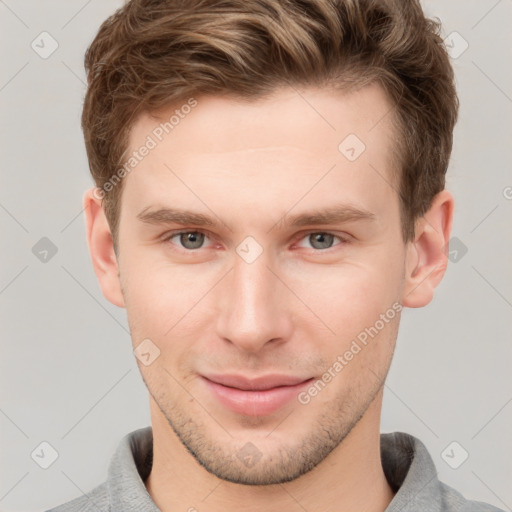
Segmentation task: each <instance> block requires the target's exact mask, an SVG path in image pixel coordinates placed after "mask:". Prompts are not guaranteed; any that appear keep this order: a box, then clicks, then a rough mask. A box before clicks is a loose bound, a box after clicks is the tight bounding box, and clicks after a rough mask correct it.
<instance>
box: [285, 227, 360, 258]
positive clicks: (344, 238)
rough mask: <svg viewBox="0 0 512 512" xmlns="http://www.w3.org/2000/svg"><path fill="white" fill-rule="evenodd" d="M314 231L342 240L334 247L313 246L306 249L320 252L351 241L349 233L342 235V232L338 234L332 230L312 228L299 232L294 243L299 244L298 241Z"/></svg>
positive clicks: (334, 246)
mask: <svg viewBox="0 0 512 512" xmlns="http://www.w3.org/2000/svg"><path fill="white" fill-rule="evenodd" d="M314 233H320V234H322V235H332V236H333V237H335V238H338V239H339V240H340V242H339V243H337V244H336V245H333V246H332V247H328V248H327V249H315V248H313V247H307V248H306V249H311V250H313V251H314V252H318V253H322V252H327V251H329V250H331V249H334V248H336V247H338V246H339V245H344V244H348V243H350V236H349V235H348V234H344V235H341V234H336V233H334V232H332V231H328V230H323V229H311V230H308V231H303V232H301V233H299V234H298V235H297V236H296V237H295V239H294V244H297V243H298V242H300V241H302V240H303V239H304V238H306V237H308V236H309V235H312V234H314Z"/></svg>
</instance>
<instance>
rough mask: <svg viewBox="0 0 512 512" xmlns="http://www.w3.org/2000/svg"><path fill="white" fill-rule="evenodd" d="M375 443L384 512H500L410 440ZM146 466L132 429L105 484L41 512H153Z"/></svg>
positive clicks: (149, 442) (147, 457)
mask: <svg viewBox="0 0 512 512" xmlns="http://www.w3.org/2000/svg"><path fill="white" fill-rule="evenodd" d="M380 439H381V459H382V467H383V470H384V474H385V475H386V478H387V480H388V482H389V485H390V486H391V488H392V489H393V491H394V492H396V494H395V496H394V498H393V500H392V501H391V503H390V504H389V506H388V507H387V508H386V510H385V512H413V511H414V512H503V510H501V509H498V508H496V507H493V506H491V505H488V504H486V503H482V502H479V501H468V500H466V499H465V498H464V497H463V496H462V495H461V494H460V493H459V492H457V491H456V490H455V489H452V488H451V487H449V486H447V485H446V484H444V483H442V482H440V481H439V480H438V478H437V471H436V468H435V465H434V462H433V460H432V457H431V456H430V455H429V453H428V451H427V448H426V447H425V445H424V444H423V443H422V442H421V441H420V440H419V439H417V438H415V437H414V436H411V435H410V434H405V433H403V432H393V433H389V434H381V435H380ZM152 463H153V431H152V427H145V428H141V429H139V430H135V431H134V432H131V433H130V434H127V435H126V436H125V437H124V438H123V439H122V440H121V442H120V443H119V446H118V448H117V450H116V452H115V453H114V456H113V457H112V459H111V461H110V466H109V469H108V478H107V480H106V482H103V483H102V484H101V485H98V486H97V487H95V488H94V489H93V490H92V491H90V492H89V493H87V494H84V495H83V496H80V497H78V498H76V499H74V500H72V501H70V502H68V503H65V504H63V505H60V506H58V507H56V508H53V509H51V510H49V511H47V512H98V511H101V512H159V511H160V509H159V508H158V507H157V506H156V504H155V502H154V501H153V500H152V498H151V496H150V495H149V493H148V492H147V489H146V486H145V484H144V482H145V480H146V478H147V477H148V476H149V473H150V471H151V466H152Z"/></svg>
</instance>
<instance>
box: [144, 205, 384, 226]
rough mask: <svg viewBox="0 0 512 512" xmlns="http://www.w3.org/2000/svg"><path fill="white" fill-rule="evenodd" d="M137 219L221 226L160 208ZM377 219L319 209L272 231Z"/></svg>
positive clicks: (286, 218)
mask: <svg viewBox="0 0 512 512" xmlns="http://www.w3.org/2000/svg"><path fill="white" fill-rule="evenodd" d="M137 218H138V219H139V220H140V221H142V222H144V223H146V224H155V225H160V224H171V223H174V224H180V225H183V226H185V225H188V226H210V227H214V228H218V227H219V226H220V224H221V222H219V221H218V220H217V219H216V218H215V217H211V216H209V215H205V214H202V213H198V212H193V211H190V210H183V209H179V208H159V209H158V210H153V211H152V210H151V207H147V208H145V209H144V210H142V211H141V212H140V213H139V214H138V215H137ZM375 218H376V215H375V214H374V213H372V212H370V211H368V210H365V209H360V208H356V207H354V206H347V205H339V206H335V207H333V208H326V209H323V210H320V209H317V210H312V211H309V212H304V213H299V214H295V215H289V214H285V215H283V216H282V217H281V219H280V220H279V221H278V222H276V223H275V224H274V226H273V227H272V228H271V229H273V228H274V227H276V226H277V225H279V227H283V226H285V225H288V226H292V227H303V226H310V225H320V224H340V223H344V222H352V221H359V220H366V221H372V220H375ZM228 228H229V226H228ZM230 229H231V228H230Z"/></svg>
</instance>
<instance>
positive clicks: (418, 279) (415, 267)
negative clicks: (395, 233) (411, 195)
mask: <svg viewBox="0 0 512 512" xmlns="http://www.w3.org/2000/svg"><path fill="white" fill-rule="evenodd" d="M453 208H454V199H453V196H452V194H451V193H450V192H448V190H443V191H441V192H439V194H437V195H436V196H435V197H434V199H433V201H432V205H431V207H430V209H429V210H428V212H427V213H426V214H425V215H424V216H423V217H421V218H420V219H418V221H417V223H416V236H415V240H414V241H413V242H409V243H408V247H407V254H406V263H405V271H406V273H405V286H404V293H403V297H402V304H403V305H404V306H405V307H409V308H419V307H423V306H426V305H427V304H429V303H430V302H431V300H432V298H433V297H434V290H435V288H436V286H437V285H438V284H439V283H440V282H441V279H442V278H443V276H444V274H445V272H446V268H447V264H448V258H447V254H448V251H447V247H448V241H449V239H450V233H451V228H452V221H453Z"/></svg>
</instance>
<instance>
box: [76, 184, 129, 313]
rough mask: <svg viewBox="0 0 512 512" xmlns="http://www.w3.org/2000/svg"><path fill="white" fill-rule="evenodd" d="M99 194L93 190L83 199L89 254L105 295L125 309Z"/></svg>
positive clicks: (111, 242) (112, 247)
mask: <svg viewBox="0 0 512 512" xmlns="http://www.w3.org/2000/svg"><path fill="white" fill-rule="evenodd" d="M97 192H98V189H96V188H91V189H89V190H87V192H86V193H85V194H84V198H83V206H84V211H85V223H86V230H87V243H88V244H89V252H90V254H91V259H92V265H93V267H94V272H95V273H96V277H97V278H98V281H99V283H100V287H101V290H102V292H103V295H104V296H105V298H106V299H107V300H108V301H110V302H111V303H112V304H115V305H116V306H119V307H121V308H123V307H124V297H123V292H122V289H121V281H120V278H119V268H118V262H117V257H116V254H115V252H114V244H113V241H112V235H111V233H110V227H109V225H108V222H107V218H106V217H105V213H104V211H103V207H102V205H101V199H100V198H99V194H98V193H97Z"/></svg>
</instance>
